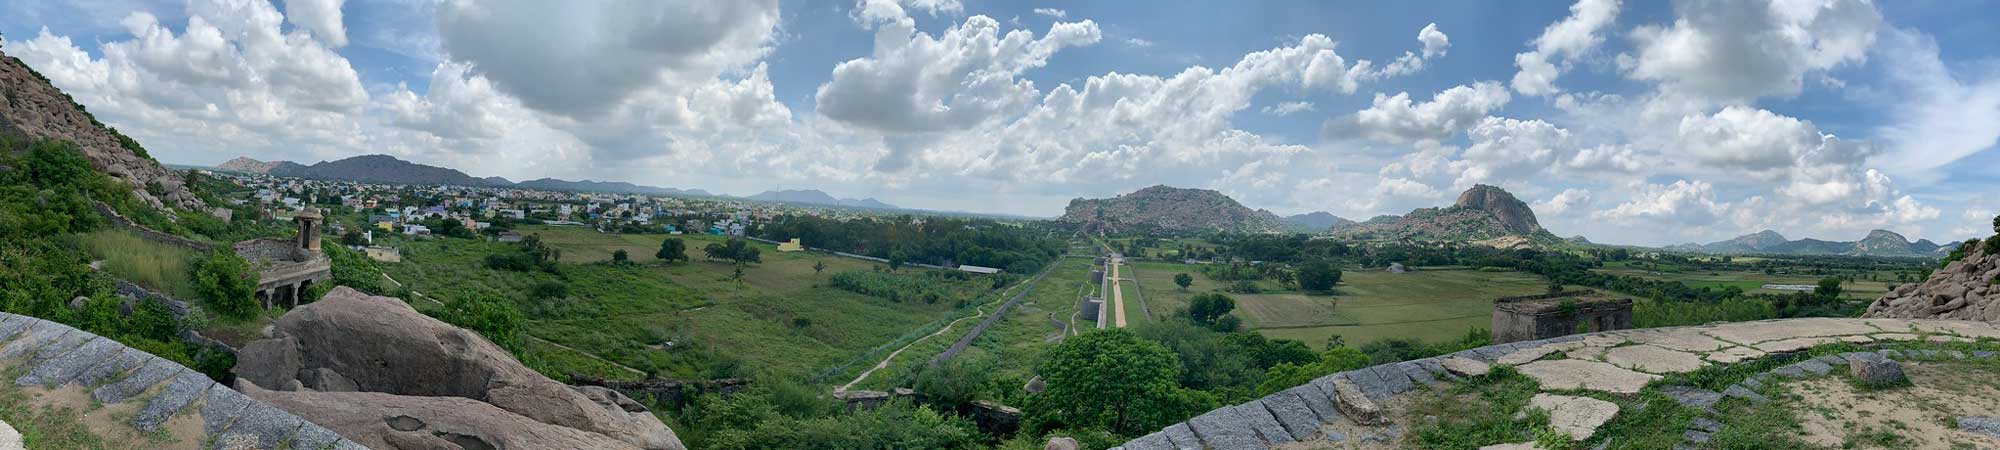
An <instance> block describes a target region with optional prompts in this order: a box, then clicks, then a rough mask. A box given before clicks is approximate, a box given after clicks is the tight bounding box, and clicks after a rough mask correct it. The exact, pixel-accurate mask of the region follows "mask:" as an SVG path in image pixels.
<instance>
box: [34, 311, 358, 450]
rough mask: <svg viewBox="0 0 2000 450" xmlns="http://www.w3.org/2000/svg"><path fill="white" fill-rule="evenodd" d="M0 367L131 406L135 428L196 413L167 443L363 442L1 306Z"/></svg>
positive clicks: (238, 448) (231, 447)
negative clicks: (187, 429) (189, 433)
mask: <svg viewBox="0 0 2000 450" xmlns="http://www.w3.org/2000/svg"><path fill="white" fill-rule="evenodd" d="M0 371H6V373H10V374H18V376H17V377H16V378H15V379H14V381H13V383H14V384H15V385H17V386H22V387H26V388H30V389H36V388H39V389H46V390H56V389H61V388H66V387H67V386H78V389H81V390H83V391H85V392H88V394H89V397H90V400H91V401H94V402H97V403H99V404H102V405H105V407H106V408H112V409H120V410H122V409H130V410H131V419H130V420H129V421H126V425H128V426H131V427H132V428H133V429H134V430H137V431H140V432H155V431H159V430H162V426H163V425H164V424H166V423H167V422H169V421H171V420H173V419H175V418H180V417H189V416H194V417H195V418H196V419H198V422H199V423H200V428H201V434H202V436H203V439H201V440H200V441H195V442H181V443H179V445H177V446H174V447H173V448H197V447H200V446H202V445H204V443H208V444H210V445H213V448H218V449H228V450H244V449H275V448H280V447H283V448H294V449H334V450H356V449H359V450H365V449H366V447H363V446H361V445H358V444H355V443H353V442H350V441H348V440H346V439H343V438H341V437H340V436H338V435H335V434H334V433H333V432H331V431H327V430H326V429H325V428H321V427H320V426H318V425H314V424H312V423H309V422H306V421H305V420H303V419H300V418H298V417H297V416H293V415H292V414H290V413H287V412H284V411H281V410H278V409H277V408H273V407H271V406H270V405H266V404H264V403H262V402H258V401H256V400H251V399H250V397H246V396H244V395H243V394H241V393H238V392H236V391H235V390H233V389H230V388H229V387H227V386H223V385H221V384H217V383H216V382H215V381H214V380H211V379H209V378H208V376H206V375H202V374H201V372H197V371H195V370H193V369H189V368H187V367H185V366H182V365H180V364H177V363H174V362H173V361H168V360H166V359H163V358H160V357H157V356H153V355H151V354H147V353H146V352H142V351H139V350H137V349H133V348H130V347H126V346H124V345H123V344H119V343H118V342H117V341H113V340H110V339H106V338H102V337H98V336H97V335H93V334H90V333H87V332H84V331H82V330H77V329H75V328H71V327H69V326H66V325H63V324H59V323H55V322H50V321H46V320H42V319H37V318H34V317H28V316H21V315H14V314H8V313H0ZM9 431H11V430H9ZM6 434H7V433H5V432H0V450H7V449H8V447H7V446H6V445H5V443H6V441H7V437H6ZM15 448H19V447H15Z"/></svg>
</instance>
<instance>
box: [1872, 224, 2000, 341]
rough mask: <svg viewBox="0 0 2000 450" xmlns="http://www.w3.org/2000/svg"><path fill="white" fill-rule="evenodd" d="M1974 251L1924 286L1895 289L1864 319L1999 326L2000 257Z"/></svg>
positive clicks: (1941, 270)
mask: <svg viewBox="0 0 2000 450" xmlns="http://www.w3.org/2000/svg"><path fill="white" fill-rule="evenodd" d="M1992 239H2000V237H1994V238H1992ZM1975 247H1981V248H1979V249H1975V250H1973V251H1971V252H1968V254H1967V255H1965V256H1964V257H1963V258H1961V259H1959V260H1957V261H1952V262H1951V263H1950V264H1946V265H1945V266H1944V268H1943V269H1938V270H1937V271H1935V272H1931V277H1930V278H1929V279H1926V280H1924V282H1923V283H1921V284H1905V285H1902V286H1897V287H1896V289H1895V290H1892V291H1889V293H1888V294H1884V295H1883V296H1882V298H1878V299H1875V303H1871V304H1869V305H1868V313H1867V314H1866V315H1865V316H1864V317H1891V318H1912V319H1959V320H1984V321H1987V322H2000V284H1995V283H2000V281H1996V280H2000V254H1992V253H1987V252H1986V251H1985V250H1984V248H1983V247H1985V246H1984V245H1980V246H1975Z"/></svg>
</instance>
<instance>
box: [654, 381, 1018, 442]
mask: <svg viewBox="0 0 2000 450" xmlns="http://www.w3.org/2000/svg"><path fill="white" fill-rule="evenodd" d="M753 386H755V387H752V388H751V389H749V390H747V391H744V392H738V393H735V394H732V395H730V396H728V397H723V396H720V395H716V394H708V395H703V396H701V397H698V398H697V399H696V400H695V401H694V402H693V403H692V404H690V405H688V406H687V407H685V408H682V409H681V410H680V411H679V414H678V415H677V418H678V419H679V420H678V422H679V424H677V425H676V426H675V429H676V430H677V431H680V432H681V437H682V438H683V439H684V440H685V441H686V443H687V444H688V446H689V448H712V449H724V450H736V449H771V448H798V449H857V450H869V449H884V450H887V449H945V450H948V449H970V448H979V446H980V445H979V444H980V443H981V442H982V441H983V440H984V439H985V436H984V435H981V434H980V433H979V430H978V429H977V428H975V427H974V426H973V424H972V422H971V421H968V420H966V419H963V418H960V417H958V416H956V415H953V414H950V413H942V412H938V411H936V410H934V409H931V408H929V407H923V406H916V405H912V404H910V403H907V402H901V401H898V402H892V403H890V404H887V405H883V406H882V407H879V408H876V409H874V410H859V411H854V412H851V413H850V412H845V411H846V409H845V408H844V407H843V405H841V404H840V403H839V402H838V401H834V400H829V399H826V398H825V397H824V396H823V395H822V394H823V392H822V391H819V390H816V389H813V388H808V387H804V386H798V385H793V384H789V383H785V382H777V381H774V382H762V381H760V382H758V383H755V384H753Z"/></svg>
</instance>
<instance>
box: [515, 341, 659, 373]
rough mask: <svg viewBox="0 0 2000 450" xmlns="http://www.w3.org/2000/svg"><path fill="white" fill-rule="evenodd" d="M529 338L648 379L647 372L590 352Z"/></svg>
mask: <svg viewBox="0 0 2000 450" xmlns="http://www.w3.org/2000/svg"><path fill="white" fill-rule="evenodd" d="M527 336H528V339H533V340H534V341H535V342H540V343H543V344H549V345H553V346H555V347H556V348H560V349H563V350H569V351H571V352H576V354H579V355H583V357H585V358H590V359H593V360H596V361H597V362H601V363H605V364H610V365H612V366H614V367H617V368H620V369H625V371H626V372H632V373H635V374H638V375H639V378H641V379H644V378H646V372H645V371H642V370H639V369H634V368H631V367H627V366H626V365H624V364H619V363H618V362H617V361H612V360H609V359H604V358H599V357H597V355H593V354H590V352H586V351H583V350H577V349H574V348H570V346H567V345H562V344H558V343H555V341H551V340H548V339H542V338H538V337H535V336H534V335H527Z"/></svg>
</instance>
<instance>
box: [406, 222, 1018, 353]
mask: <svg viewBox="0 0 2000 450" xmlns="http://www.w3.org/2000/svg"><path fill="white" fill-rule="evenodd" d="M519 231H520V232H521V233H523V234H531V235H539V236H540V237H541V239H543V240H544V241H545V242H548V243H550V245H551V246H553V247H555V248H557V249H559V250H561V251H562V257H561V262H562V264H561V274H560V275H552V274H547V273H541V272H506V271H497V270H492V269H488V268H486V267H485V266H484V265H483V264H482V263H481V259H482V258H483V257H484V256H485V255H487V254H491V253H493V252H498V251H504V250H506V249H507V248H508V247H509V246H511V245H513V244H503V243H497V242H485V241H474V240H462V239H435V240H423V241H398V242H397V243H396V245H397V246H399V247H402V249H403V258H404V262H402V263H385V264H383V266H384V267H383V268H384V271H385V272H386V273H388V275H390V276H391V277H393V278H395V279H396V280H397V281H400V282H402V283H405V284H406V285H407V286H408V288H409V289H411V290H414V291H417V292H422V293H424V294H425V295H426V296H429V297H434V298H439V299H448V298H451V296H455V295H482V296H493V297H500V298H505V299H508V300H512V301H514V302H515V303H516V304H518V305H520V306H521V309H522V310H523V311H524V312H525V313H526V316H527V319H528V323H527V326H526V329H527V333H528V334H529V335H530V336H532V337H533V338H535V339H530V340H529V341H530V342H529V344H530V345H529V346H528V347H527V350H526V355H524V358H523V359H525V360H527V361H529V363H530V365H531V366H535V367H536V368H537V369H539V370H542V371H543V372H545V373H549V372H554V373H551V375H561V374H563V373H564V372H576V373H580V374H586V375H591V376H598V377H605V378H616V379H632V378H637V377H638V375H637V374H633V373H631V372H630V371H626V370H623V369H619V368H617V367H616V366H613V365H609V364H605V363H602V362H599V361H595V360H593V359H591V358H589V357H586V356H583V355H579V354H576V353H577V352H578V351H580V352H585V353H588V354H590V355H595V356H597V357H599V358H603V359H605V360H609V361H613V362H616V363H617V364H622V365H625V366H628V367H631V368H635V369H638V370H640V371H644V372H651V373H654V374H656V375H658V376H661V377H666V378H706V377H715V376H740V375H749V374H759V373H761V374H767V375H773V376H780V377H787V378H792V379H800V380H809V379H812V378H838V377H837V376H821V375H820V374H823V373H828V372H844V373H849V374H850V375H849V376H851V373H854V372H859V370H860V367H849V366H858V365H860V364H858V363H856V361H857V360H858V359H861V358H862V357H863V356H864V355H865V354H867V353H869V352H871V351H874V350H875V349H876V348H877V347H881V346H884V345H886V344H887V343H889V342H891V341H894V340H897V339H899V338H901V337H903V336H904V335H906V334H909V333H911V332H912V330H913V329H917V328H920V327H923V326H925V325H926V324H931V323H935V322H938V321H940V320H941V319H945V318H947V317H955V316H960V315H963V313H957V312H955V310H956V309H957V308H956V307H955V305H957V304H958V303H960V301H961V300H962V301H964V302H965V303H968V304H970V303H978V302H982V301H985V300H986V299H987V298H989V297H991V296H994V295H997V293H995V292H992V291H991V290H990V289H988V288H987V286H990V283H989V282H988V281H987V280H984V279H979V278H974V279H972V280H968V281H964V282H960V284H962V285H959V286H955V287H954V289H953V291H952V292H955V293H958V294H960V295H962V297H964V298H952V299H946V300H945V301H939V302H937V303H935V304H926V303H923V302H916V301H907V302H901V303H899V302H893V301H889V300H886V299H883V298H878V297H871V296H866V295H861V294H855V293H852V292H848V291H845V290H840V289H836V288H833V287H831V286H826V285H824V283H825V281H826V280H827V278H828V277H830V276H831V275H833V274H834V273H838V272H841V271H847V270H873V269H874V268H875V266H876V264H874V263H870V262H866V261H858V260H853V259H848V258H840V257H834V256H828V255H820V254H812V253H779V252H777V251H776V248H775V246H772V245H767V244H762V243H754V242H753V243H751V245H753V246H755V247H757V248H759V249H760V250H762V259H763V262H762V263H759V264H752V265H750V266H748V267H746V268H745V269H744V276H743V279H742V280H741V281H740V282H739V281H736V280H732V279H731V275H732V272H733V271H734V267H733V266H732V265H730V264H729V263H726V262H720V261H706V260H705V259H704V258H702V257H701V250H700V249H701V247H702V246H704V245H707V244H709V243H713V242H722V241H723V239H722V238H720V237H714V236H694V235H689V236H675V237H679V238H682V239H685V240H686V241H687V247H688V249H689V250H688V253H689V256H690V257H692V259H693V261H690V262H685V263H675V264H670V265H668V264H659V263H657V262H656V260H655V259H654V258H653V253H654V251H655V250H657V249H658V248H659V242H660V240H661V239H664V238H667V237H669V236H665V235H620V234H601V233H597V232H596V231H594V230H590V229H586V228H574V227H557V228H551V227H524V228H522V229H520V230H519ZM619 249H624V250H626V251H627V252H628V253H630V254H631V258H632V260H633V261H634V262H636V263H637V264H628V265H616V264H606V263H601V262H599V261H604V260H609V259H610V255H611V253H612V252H613V251H615V250H619ZM815 262H819V263H824V264H826V266H827V267H826V269H825V270H824V271H823V272H820V273H815V272H814V271H813V269H812V267H813V265H814V263H815ZM904 270H905V271H909V270H916V269H904ZM548 282H563V283H566V284H568V285H569V286H570V295H569V296H568V297H566V298H560V299H535V298H531V296H530V295H529V294H528V293H529V292H530V291H531V288H532V287H533V286H535V285H537V284H541V283H548ZM425 303H427V302H413V304H417V305H418V306H419V307H420V308H421V307H427V306H426V304H425ZM428 307H435V306H428ZM967 308H968V309H967V310H968V311H969V308H970V306H968V307H967ZM536 339H539V340H544V341H547V342H549V343H555V344H560V345H562V346H567V347H569V348H571V349H575V351H572V350H567V349H564V348H561V347H558V346H556V345H548V344H544V343H538V342H535V340H536Z"/></svg>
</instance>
